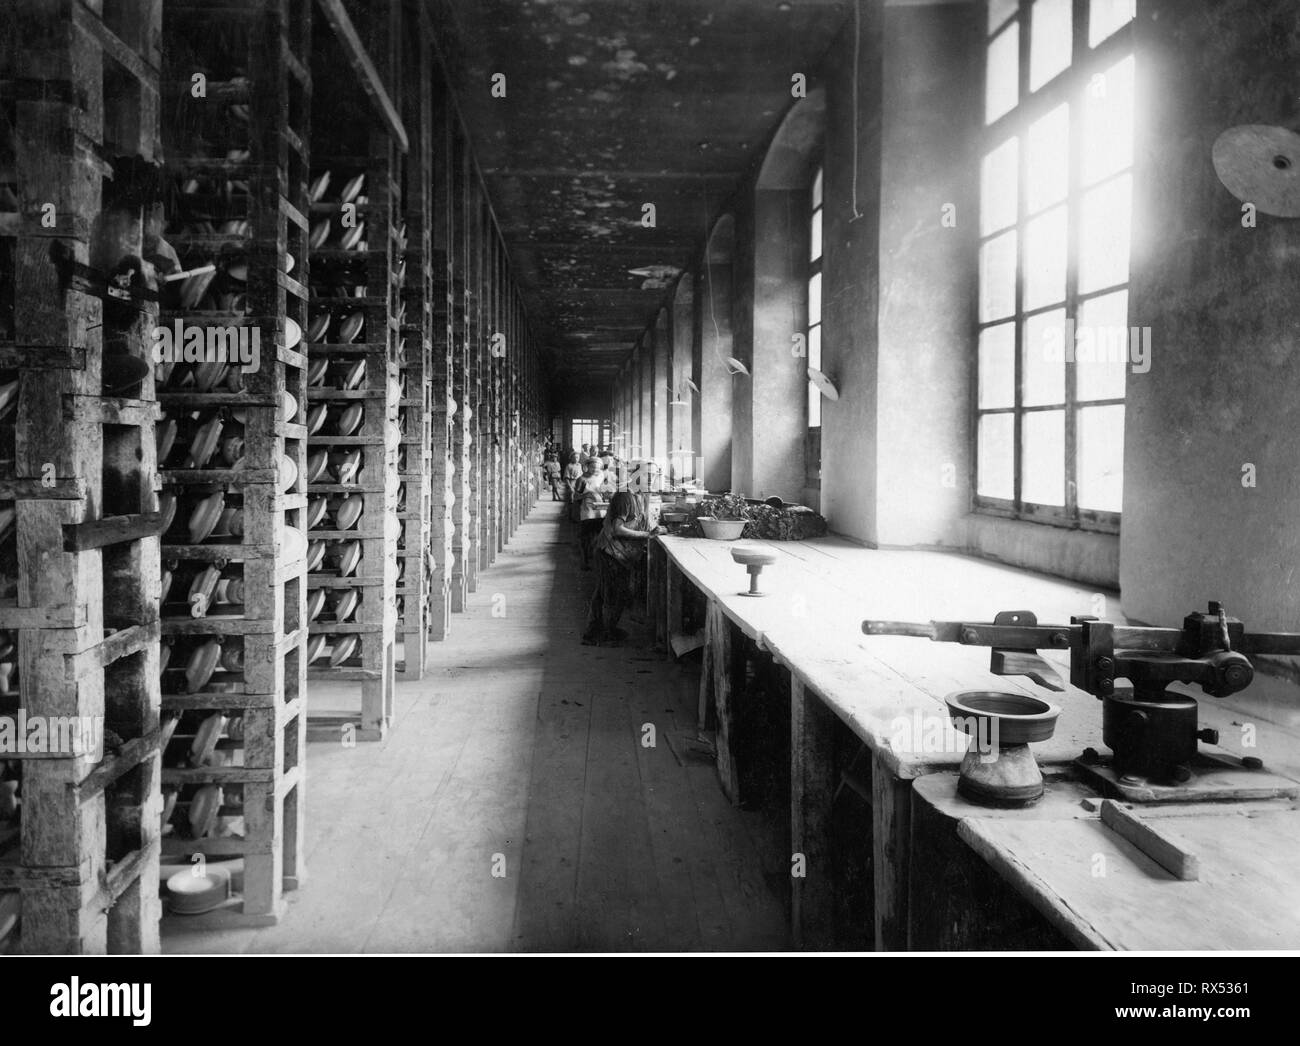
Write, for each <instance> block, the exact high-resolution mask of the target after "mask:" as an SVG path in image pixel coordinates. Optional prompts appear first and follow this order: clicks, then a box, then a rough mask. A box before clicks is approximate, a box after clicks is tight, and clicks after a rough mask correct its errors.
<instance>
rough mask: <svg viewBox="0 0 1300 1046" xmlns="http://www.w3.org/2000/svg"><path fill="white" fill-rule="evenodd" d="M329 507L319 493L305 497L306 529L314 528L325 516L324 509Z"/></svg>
mask: <svg viewBox="0 0 1300 1046" xmlns="http://www.w3.org/2000/svg"><path fill="white" fill-rule="evenodd" d="M327 508H329V502H328V501H327V500H326V499H325V498H324V497H323V496H321V495H316V496H314V497H311V498H308V499H307V529H308V530H315V529H316V527H317V526H318V525H319V523H320V521H321V520H322V519H324V518H325V510H326V509H327Z"/></svg>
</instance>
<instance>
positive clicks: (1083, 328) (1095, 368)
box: [1074, 291, 1129, 400]
mask: <svg viewBox="0 0 1300 1046" xmlns="http://www.w3.org/2000/svg"><path fill="white" fill-rule="evenodd" d="M1128 352H1129V329H1128V291H1118V292H1117V293H1115V294H1103V295H1102V296H1101V297H1100V298H1089V299H1088V300H1087V301H1086V302H1084V303H1083V304H1082V305H1081V306H1079V325H1078V329H1077V330H1076V332H1075V352H1074V355H1075V386H1074V387H1075V391H1076V398H1077V399H1080V400H1116V399H1123V398H1124V376H1125V373H1126V372H1127V370H1128V367H1127V366H1126V364H1127V362H1128V359H1129V355H1128Z"/></svg>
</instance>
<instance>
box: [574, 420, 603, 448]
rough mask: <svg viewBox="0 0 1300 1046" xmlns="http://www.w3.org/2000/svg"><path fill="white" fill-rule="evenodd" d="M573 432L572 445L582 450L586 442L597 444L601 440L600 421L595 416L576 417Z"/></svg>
mask: <svg viewBox="0 0 1300 1046" xmlns="http://www.w3.org/2000/svg"><path fill="white" fill-rule="evenodd" d="M571 432H572V434H573V438H572V442H571V443H570V446H572V447H573V449H574V450H581V449H582V445H583V444H584V443H589V444H597V443H599V441H600V422H599V421H598V420H596V419H595V418H574V419H573V428H572V430H571Z"/></svg>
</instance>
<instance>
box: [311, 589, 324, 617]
mask: <svg viewBox="0 0 1300 1046" xmlns="http://www.w3.org/2000/svg"><path fill="white" fill-rule="evenodd" d="M324 609H325V590H324V589H323V588H313V589H311V590H310V591H308V593H307V620H308V621H315V620H316V619H317V618H318V617H320V615H321V611H322V610H324Z"/></svg>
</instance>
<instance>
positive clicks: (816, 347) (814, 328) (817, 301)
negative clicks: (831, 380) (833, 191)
mask: <svg viewBox="0 0 1300 1046" xmlns="http://www.w3.org/2000/svg"><path fill="white" fill-rule="evenodd" d="M811 204H812V214H811V217H810V218H809V219H808V366H810V367H815V368H816V369H817V370H821V369H822V169H821V168H820V167H818V168H817V172H816V173H815V174H814V175H813V184H812V200H811ZM821 424H822V394H821V390H820V389H818V388H817V386H816V385H814V384H813V382H812V381H811V380H809V382H808V427H809V428H810V429H819V428H821Z"/></svg>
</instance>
